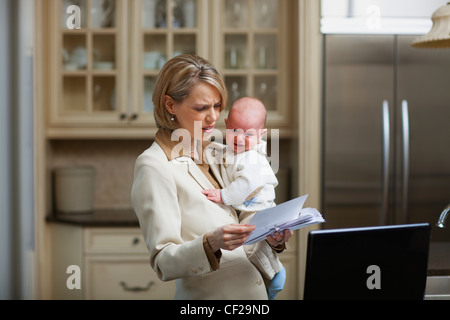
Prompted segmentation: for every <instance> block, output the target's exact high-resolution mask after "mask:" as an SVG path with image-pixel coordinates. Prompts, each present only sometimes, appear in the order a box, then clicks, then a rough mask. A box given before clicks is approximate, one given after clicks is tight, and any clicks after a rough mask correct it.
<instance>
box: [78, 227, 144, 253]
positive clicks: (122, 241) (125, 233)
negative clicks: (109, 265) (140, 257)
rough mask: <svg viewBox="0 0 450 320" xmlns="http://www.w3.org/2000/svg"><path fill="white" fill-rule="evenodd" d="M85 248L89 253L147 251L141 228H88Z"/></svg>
mask: <svg viewBox="0 0 450 320" xmlns="http://www.w3.org/2000/svg"><path fill="white" fill-rule="evenodd" d="M84 248H85V252H86V253H87V254H89V253H125V254H133V253H147V254H148V250H147V247H146V245H145V241H144V238H143V236H142V233H141V230H140V229H139V228H87V229H86V230H85V236H84Z"/></svg>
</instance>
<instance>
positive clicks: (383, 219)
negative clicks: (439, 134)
mask: <svg viewBox="0 0 450 320" xmlns="http://www.w3.org/2000/svg"><path fill="white" fill-rule="evenodd" d="M382 113H383V119H382V121H383V133H382V140H383V141H382V142H383V154H382V156H383V173H382V178H381V179H382V186H381V188H382V199H381V213H380V225H385V224H387V222H388V214H389V213H388V208H389V206H388V204H389V203H388V195H389V151H390V135H391V129H390V122H389V103H388V101H387V100H384V101H383V109H382Z"/></svg>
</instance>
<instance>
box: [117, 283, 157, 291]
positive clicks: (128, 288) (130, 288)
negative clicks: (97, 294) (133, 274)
mask: <svg viewBox="0 0 450 320" xmlns="http://www.w3.org/2000/svg"><path fill="white" fill-rule="evenodd" d="M119 284H120V285H121V286H122V287H123V290H124V291H131V292H142V291H149V290H150V288H151V287H152V286H153V285H154V284H155V282H153V281H150V282H149V283H148V284H147V286H145V287H139V286H136V287H129V286H128V285H127V284H126V283H125V282H124V281H120V282H119Z"/></svg>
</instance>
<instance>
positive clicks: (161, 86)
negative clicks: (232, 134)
mask: <svg viewBox="0 0 450 320" xmlns="http://www.w3.org/2000/svg"><path fill="white" fill-rule="evenodd" d="M199 82H205V83H208V84H210V85H212V86H213V87H215V88H216V89H217V91H218V92H219V94H220V96H221V99H222V101H221V108H220V111H222V110H223V109H224V108H225V106H226V105H227V99H228V94H227V89H226V86H225V83H224V82H223V80H222V77H221V76H220V74H219V72H217V70H216V68H214V66H213V65H212V64H211V63H210V62H209V61H207V60H205V59H203V58H201V57H199V56H197V55H193V54H182V55H179V56H176V57H174V58H172V59H170V60H169V61H167V62H166V64H165V65H164V66H163V68H162V69H161V71H160V72H159V74H158V78H157V80H156V85H155V89H154V91H153V96H152V100H153V105H154V106H155V109H154V115H155V121H156V125H157V126H158V128H167V129H171V130H175V129H177V123H176V121H172V120H170V119H171V118H172V115H171V114H170V113H169V111H167V109H166V107H165V105H164V103H165V96H166V95H168V96H169V97H171V98H172V99H173V100H174V101H175V102H182V101H183V100H184V99H185V98H186V97H188V96H189V94H190V93H191V90H192V88H193V87H194V86H195V85H196V84H197V83H199Z"/></svg>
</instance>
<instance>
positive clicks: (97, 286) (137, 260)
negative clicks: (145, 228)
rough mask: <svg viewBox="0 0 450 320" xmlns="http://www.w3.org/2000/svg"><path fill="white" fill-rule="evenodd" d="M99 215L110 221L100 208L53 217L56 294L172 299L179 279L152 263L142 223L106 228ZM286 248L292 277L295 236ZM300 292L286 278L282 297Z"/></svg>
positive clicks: (285, 258) (64, 296) (285, 259)
mask: <svg viewBox="0 0 450 320" xmlns="http://www.w3.org/2000/svg"><path fill="white" fill-rule="evenodd" d="M96 215H97V217H96ZM99 217H100V218H99ZM97 219H100V220H104V221H107V220H108V217H107V216H106V215H101V214H98V213H97V214H94V215H93V216H91V217H87V218H83V217H64V216H63V217H56V218H52V219H51V221H52V222H53V223H52V226H53V258H52V259H53V266H52V270H53V273H54V275H55V276H54V277H53V280H52V286H53V299H87V300H115V299H120V300H126V299H131V300H140V299H143V300H171V299H173V297H174V294H175V281H168V282H162V281H161V280H159V279H158V277H157V275H156V273H155V272H154V271H153V270H152V268H151V267H150V262H149V254H148V250H147V247H146V245H145V242H144V238H143V236H142V232H141V230H140V228H138V227H133V226H129V225H128V226H127V225H126V224H124V225H123V226H118V222H117V221H116V222H115V223H114V224H115V225H114V226H110V227H106V226H105V225H103V226H102V225H101V223H100V224H99V222H96V220H97ZM105 219H106V220H105ZM100 220H98V221H100ZM111 220H112V221H113V220H114V219H113V218H111ZM89 223H91V224H92V223H94V224H93V225H89ZM95 223H97V226H96V225H95ZM287 248H288V249H287V250H286V251H285V252H283V253H282V254H281V255H280V256H279V257H280V260H281V262H282V263H283V265H284V267H285V268H286V274H287V277H288V279H296V270H297V268H296V263H297V262H296V241H295V237H294V239H292V240H291V241H290V242H289V243H288V246H287ZM69 266H78V267H79V270H80V273H79V275H80V276H81V278H80V284H81V287H80V288H79V289H76V288H72V289H70V288H69V287H68V285H67V282H68V279H69V278H70V277H72V275H75V273H72V271H71V272H67V271H66V270H68V267H69ZM74 281H75V280H73V278H70V280H69V282H70V283H75V282H74ZM296 292H297V288H296V283H295V281H287V282H286V284H285V287H284V289H283V290H282V291H281V292H280V293H279V294H278V296H277V300H286V299H295V297H296Z"/></svg>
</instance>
